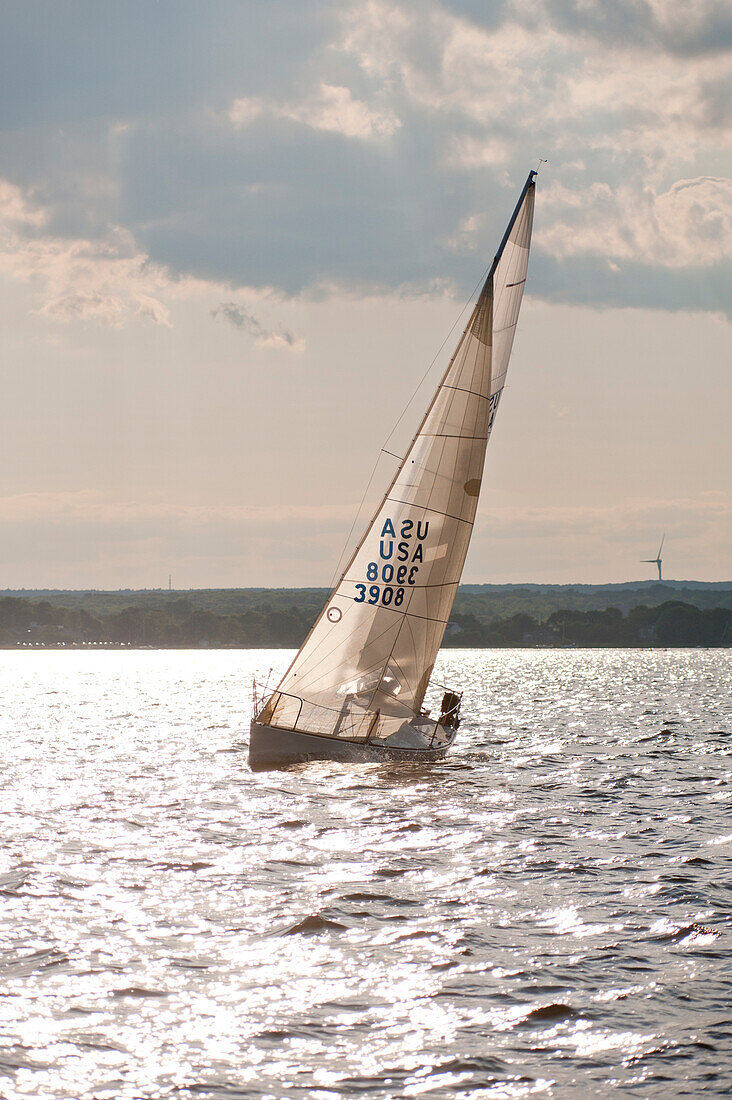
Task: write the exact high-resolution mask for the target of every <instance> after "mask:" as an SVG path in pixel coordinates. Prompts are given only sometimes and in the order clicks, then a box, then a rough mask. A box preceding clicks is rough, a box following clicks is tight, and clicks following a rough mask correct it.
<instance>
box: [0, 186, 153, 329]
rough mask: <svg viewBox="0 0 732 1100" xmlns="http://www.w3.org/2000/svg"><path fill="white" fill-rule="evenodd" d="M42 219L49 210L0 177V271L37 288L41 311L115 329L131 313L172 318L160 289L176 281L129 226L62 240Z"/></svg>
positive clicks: (47, 315) (69, 319) (60, 317)
mask: <svg viewBox="0 0 732 1100" xmlns="http://www.w3.org/2000/svg"><path fill="white" fill-rule="evenodd" d="M48 221H49V215H48V211H47V210H45V209H43V208H42V207H40V206H38V205H36V204H34V203H32V202H31V201H30V200H29V198H28V197H27V196H26V195H24V194H23V192H22V190H21V189H20V188H18V187H16V186H15V185H13V184H11V183H9V182H8V181H5V180H0V272H3V273H4V274H6V275H9V276H11V277H12V278H14V279H20V280H22V281H24V282H28V283H31V284H32V285H33V286H34V288H36V291H37V294H38V298H39V301H40V305H39V308H38V312H39V313H40V314H41V315H42V316H44V317H48V318H50V319H52V320H55V321H72V320H82V321H94V322H99V323H101V324H105V325H111V326H114V327H118V326H120V325H122V324H124V323H125V322H126V321H127V320H128V319H129V318H130V317H142V318H148V319H150V320H152V321H153V322H154V323H155V324H162V325H167V324H169V323H170V322H169V313H168V309H167V308H166V306H165V305H164V304H163V302H162V301H161V298H160V292H161V291H162V290H165V289H166V288H167V287H169V286H170V285H171V283H172V282H173V281H174V280H173V279H172V277H171V275H170V273H169V272H167V271H166V270H165V268H164V267H162V266H161V265H159V264H154V263H152V262H151V261H150V258H149V257H148V256H147V255H145V254H144V253H142V252H140V251H139V250H138V249H137V248H136V246H135V242H134V240H133V238H132V235H131V234H130V233H129V232H127V231H126V230H124V229H120V228H119V227H112V228H110V229H109V231H108V232H107V234H106V236H105V237H104V238H103V239H101V240H88V239H80V238H76V239H73V238H72V239H68V238H64V237H61V236H54V235H52V234H49V233H47V232H43V231H41V230H42V229H43V228H45V227H46V226H47V224H48Z"/></svg>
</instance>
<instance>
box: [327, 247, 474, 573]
mask: <svg viewBox="0 0 732 1100" xmlns="http://www.w3.org/2000/svg"><path fill="white" fill-rule="evenodd" d="M489 268H490V264H489V265H487V266H486V267H485V268H484V269H483V274H482V275H481V277H480V279H479V280H478V282H477V283H476V284H475V286H474V287H473V289H472V291H471V292H470V296H469V298H468V299H467V301H466V302H465V304H464V305H463V308H462V309H461V310H460V312H459V314H458V315H457V317H456V318H455V320H454V321H453V323H452V326H451V328H450V330H449V332H448V333H447V335H446V336H445V338H444V340H443V341H442V343H441V344H440V346H439V348H438V349H437V351H436V352H435V354H434V355H433V356H432V360H431V362H430V364H429V366H428V367H427V370H426V371H425V372H424V374H423V375H422V377H421V378H420V380H419V382H418V383H417V385H416V386H415V388H414V390H413V392H412V395H411V397H410V398H409V400H408V401H407V403H406V405H405V406H404V408H403V409H402V411H401V413H400V414H399V416H398V418H397V420H396V422H395V424H394V426H393V427H392V429H391V431H390V432H389V434H388V435H387V437H386V439H385V440H384V446H383V447H382V448H381V451H380V455H381V454H388V455H390V456H391V457H392V458H396V459H398V460H399V461H400V462H401V461H402V458H401V456H400V455H396V454H394V452H393V451H389V450H387V446H386V445H387V444H388V443H389V442H390V441H391V438H392V436H393V435H394V433H395V432H396V430H397V428H398V427H399V425H400V424H401V422H402V420H403V419H404V417H405V415H406V412H407V410H408V409H409V408H410V406H411V404H412V402H413V401H414V399H415V397H416V396H417V394H418V393H419V391H420V389H421V388H422V386H423V385H424V382H425V380H426V378H427V376H428V375H429V373H430V371H431V370H432V368H433V367H434V365H435V363H436V362H437V359H438V357H439V356H440V355H441V353H442V350H443V348H444V347H445V344H446V343H447V341H448V340H449V339H450V337H451V336H452V334H453V332H454V331H455V328H456V327H457V325H458V324H459V323H460V321H461V319H462V316H463V314H464V313H465V310H466V309H467V308H468V306H469V305H470V303H471V302H472V300H473V298H474V297H475V294H476V291H478V290H479V289H480V288H481V286H482V285H483V283H484V282H485V279H486V276H487V274H488V270H489ZM380 455H379V457H380ZM378 465H379V458H377V459H376V461H375V462H374V465H373V468H372V470H371V475H370V477H369V480H368V484H367V485H366V488H365V489H364V492H363V496H362V497H361V502H360V504H359V506H358V510H357V512H356V515H355V517H354V520H353V523H352V524H351V528H350V530H349V532H348V535H347V536H346V541H345V543H344V546H343V549H342V550H341V553H340V555H339V558H338V562H337V564H336V567H335V569H334V570H333V573H332V576H331V578H330V584H329V585H328V587H329V588H330V589H333V587H334V586H335V583H336V580H337V579H338V577H339V576H340V573H341V565H342V564H343V559H344V558H345V556H346V554H347V552H348V547H349V544H350V542H351V537H352V536H353V532H354V530H355V529H356V525H357V524H358V522H359V520H360V518H361V510H362V508H363V506H364V502H365V500H366V497H367V495H368V492H369V489H370V488H371V485H372V484H373V480H374V477H375V476H376V469H377V466H378Z"/></svg>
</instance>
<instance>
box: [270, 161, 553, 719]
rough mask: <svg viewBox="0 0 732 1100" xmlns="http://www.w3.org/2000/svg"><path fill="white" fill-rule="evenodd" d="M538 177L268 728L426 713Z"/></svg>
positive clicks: (273, 705) (516, 298)
mask: <svg viewBox="0 0 732 1100" xmlns="http://www.w3.org/2000/svg"><path fill="white" fill-rule="evenodd" d="M533 178H534V173H533V172H532V173H531V174H530V175H529V178H528V180H527V182H526V185H525V187H524V190H523V192H522V195H521V198H520V199H519V202H518V205H517V207H516V210H515V212H514V215H513V217H512V219H511V222H510V223H509V227H508V230H507V232H506V236H505V237H504V240H503V241H502V243H501V247H500V249H499V252H498V254H497V256H496V258H495V260H494V262H493V265H492V267H491V270H490V272H489V274H488V277H487V279H486V281H485V284H484V286H483V289H482V291H481V293H480V296H479V298H478V301H477V303H476V305H475V308H474V310H473V313H472V315H471V317H470V321H469V322H468V325H467V326H466V329H465V332H464V333H463V335H462V337H461V339H460V342H459V344H458V347H457V350H456V352H455V354H454V356H453V358H452V360H451V361H450V364H449V366H448V368H447V371H446V372H445V375H444V376H443V378H442V381H441V382H440V385H439V386H438V388H437V392H436V393H435V396H434V398H433V400H432V403H431V404H430V407H429V409H428V410H427V413H426V415H425V418H424V420H423V421H422V424H421V425H420V427H419V429H418V431H417V433H416V435H415V437H414V439H413V441H412V443H411V446H410V448H409V451H408V453H407V455H406V457H405V458H404V460H403V462H402V464H401V466H400V468H399V470H398V471H397V473H396V476H395V477H394V480H393V482H392V484H391V485H390V487H389V489H388V491H387V493H386V496H385V497H384V500H383V502H382V504H381V505H380V507H379V508H378V510H377V512H376V515H375V516H374V519H373V520H372V522H371V524H370V526H369V528H368V530H367V532H366V534H365V536H364V538H363V539H362V541H361V543H360V544H359V546H358V548H357V549H356V551H355V553H354V555H353V557H352V559H351V561H350V562H349V564H348V566H347V568H346V570H345V572H344V574H343V576H342V578H341V580H340V582H339V584H338V585H337V587H336V588H335V589H334V591H333V593H332V594H331V596H330V598H329V600H328V602H327V603H326V605H325V607H324V609H323V611H322V613H321V615H320V617H319V618H318V620H317V621H316V623H315V625H314V627H313V629H312V631H311V632H310V634H309V636H308V638H307V640H306V641H305V643H304V645H303V646H302V648H301V650H300V651H299V653H298V654H297V656H296V658H295V660H294V661H293V663H292V665H291V666H290V668H289V669H288V671H287V672H286V674H285V676H284V678H283V680H282V682H281V683H280V685H279V688H278V691H277V692H276V693H275V695H274V696H273V697H272V699H271V700H270V702H269V704H268V705H267V707H266V708H265V711H263V712H262V714H261V715H260V717H259V721H260V722H269V723H270V724H272V725H280V726H288V727H290V728H294V727H295V726H297V728H298V729H304V730H311V731H312V732H318V733H323V734H330V735H333V736H347V737H354V736H368V737H371V736H380V737H383V736H387V735H388V734H389V733H390V732H391V731H393V730H394V729H395V728H396V727H397V726H398V725H399V724H400V723H401V722H402V721H403V720H404V719H410V718H412V717H413V716H414V715H418V714H419V711H420V708H421V706H422V701H423V699H424V694H425V691H426V689H427V684H428V681H429V678H430V674H431V672H432V666H433V664H434V661H435V658H436V656H437V651H438V649H439V647H440V644H441V642H442V637H443V634H444V631H445V626H446V625H447V621H448V619H449V616H450V611H451V608H452V604H453V600H454V598H455V593H456V591H457V587H458V583H459V581H460V575H461V573H462V569H463V564H464V562H465V555H466V553H467V550H468V543H469V541H470V535H471V533H472V528H473V521H474V518H475V512H476V507H477V503H478V493H479V491H480V486H481V479H482V476H483V464H484V458H485V449H486V444H487V442H488V438H489V436H490V433H491V429H492V427H493V423H494V420H495V416H496V411H497V409H498V404H499V401H500V397H501V393H502V391H503V387H504V383H505V379H506V371H507V368H508V360H509V356H510V353H511V346H512V344H513V337H514V332H515V329H516V322H517V320H518V314H519V308H520V305H521V299H522V296H523V291H524V284H525V281H526V271H527V265H528V258H529V244H530V239H531V227H532V220H533V210H534V182H533ZM377 712H378V713H377ZM376 727H378V731H377V728H376Z"/></svg>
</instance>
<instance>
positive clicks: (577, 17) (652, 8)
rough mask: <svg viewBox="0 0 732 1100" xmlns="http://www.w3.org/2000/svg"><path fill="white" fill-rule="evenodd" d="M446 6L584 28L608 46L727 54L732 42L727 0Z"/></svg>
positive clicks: (493, 17)
mask: <svg viewBox="0 0 732 1100" xmlns="http://www.w3.org/2000/svg"><path fill="white" fill-rule="evenodd" d="M445 6H446V7H447V8H449V9H451V10H452V11H454V12H456V13H459V14H461V15H465V16H467V17H469V18H470V19H471V20H473V21H474V22H476V23H477V24H479V25H481V26H488V27H495V26H497V25H499V24H500V23H501V22H502V21H505V20H506V19H509V18H510V19H517V20H519V21H520V22H522V23H523V24H524V25H525V26H528V27H533V28H537V29H538V28H540V27H546V26H547V25H549V26H551V27H553V28H555V29H556V30H558V31H560V32H570V33H572V34H583V35H586V36H587V37H589V38H593V39H596V40H597V41H599V42H602V43H605V44H607V45H608V46H612V45H616V44H621V45H625V46H637V47H645V48H656V49H659V50H663V51H666V52H668V53H671V54H677V55H679V56H699V55H703V54H721V53H724V52H725V51H726V50H729V49H731V48H732V9H730V6H729V4H728V3H727V2H726V0H697V2H696V3H695V4H694V5H691V4H685V3H684V4H682V3H678V2H675V3H674V2H669V3H667V4H665V5H661V4H655V5H654V4H652V3H649V2H647V0H611V2H610V3H608V0H534V2H533V3H523V4H516V5H512V4H506V3H501V4H496V5H493V4H490V5H488V4H485V3H484V2H481V0H445Z"/></svg>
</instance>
